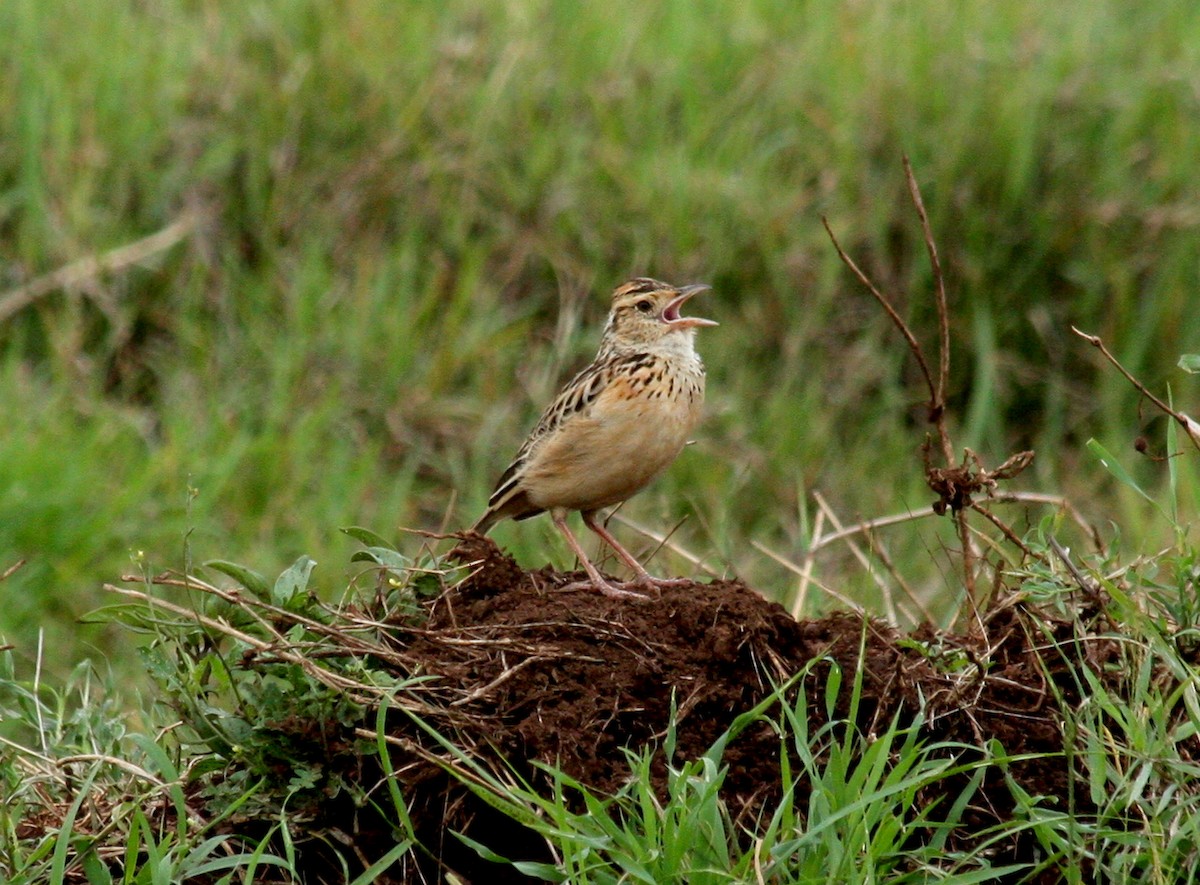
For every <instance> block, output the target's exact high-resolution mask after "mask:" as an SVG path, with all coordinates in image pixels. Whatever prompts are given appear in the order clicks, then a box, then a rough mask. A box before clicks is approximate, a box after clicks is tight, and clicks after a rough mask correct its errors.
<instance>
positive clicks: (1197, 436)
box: [1071, 326, 1200, 449]
mask: <svg viewBox="0 0 1200 885" xmlns="http://www.w3.org/2000/svg"><path fill="white" fill-rule="evenodd" d="M1071 331H1072V332H1074V333H1075V334H1076V335H1078V336H1079V337H1080V338H1082V339H1083V340H1084V341H1086V342H1087V343H1088V344H1090V345H1092V346H1093V347H1095V348H1096V349H1098V350H1099V351H1100V352H1101V353H1102V354H1104V358H1105V359H1106V360H1108V361H1109V362H1110V363H1112V364H1113V365H1114V366H1115V367H1116V369H1117V371H1118V372H1120V373H1121V374H1122V375H1124V376H1125V377H1126V378H1127V379H1128V380H1129V383H1130V384H1132V385H1133V386H1134V387H1135V388H1137V391H1138V393H1140V394H1141V395H1142V396H1144V397H1145V398H1146V399H1148V400H1150V402H1152V403H1154V405H1155V406H1157V407H1158V408H1159V409H1160V410H1162V412H1163V413H1164V414H1167V415H1170V416H1171V417H1172V418H1174V419H1175V420H1176V421H1177V422H1179V424H1180V426H1181V427H1183V431H1184V433H1186V434H1187V438H1188V439H1190V440H1191V441H1192V445H1194V446H1195V447H1196V448H1197V449H1200V424H1198V423H1197V422H1196V421H1193V420H1192V419H1191V418H1189V417H1188V416H1187V415H1185V414H1183V412H1177V411H1176V410H1175V409H1172V408H1171V407H1170V406H1169V405H1167V404H1166V403H1165V402H1163V401H1162V400H1161V399H1159V398H1158V397H1157V396H1155V395H1154V394H1153V393H1151V392H1150V390H1149V389H1148V388H1147V387H1146V385H1145V384H1143V383H1142V382H1141V381H1139V380H1138V379H1137V378H1135V377H1133V374H1132V373H1131V372H1130V371H1129V370H1128V369H1126V368H1125V367H1124V366H1123V365H1121V362H1120V360H1118V359H1117V358H1116V357H1115V356H1113V354H1112V351H1110V350H1109V349H1108V348H1107V347H1105V345H1104V341H1103V340H1102V339H1101V338H1100V336H1099V335H1089V334H1088V333H1087V332H1083V331H1081V330H1079V329H1077V328H1076V327H1075V326H1072V327H1071Z"/></svg>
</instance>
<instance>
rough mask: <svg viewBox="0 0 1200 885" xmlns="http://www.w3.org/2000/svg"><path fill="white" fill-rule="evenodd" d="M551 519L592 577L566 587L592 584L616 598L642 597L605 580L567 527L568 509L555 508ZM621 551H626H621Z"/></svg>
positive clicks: (551, 512) (572, 587) (573, 587)
mask: <svg viewBox="0 0 1200 885" xmlns="http://www.w3.org/2000/svg"><path fill="white" fill-rule="evenodd" d="M550 519H551V520H552V521H553V522H554V525H555V526H557V527H558V530H559V531H560V532H562V534H563V537H564V538H566V539H567V544H568V545H570V547H571V549H572V550H573V551H575V556H576V557H577V558H578V559H579V561H580V562H581V563H583V567H584V569H585V570H586V571H587V573H588V578H589V579H591V583H590V584H588V583H586V582H580V583H579V584H569V585H568V586H567V587H566V588H564V589H575V588H577V587H579V586H581V585H582V586H584V587H588V586H591V587H595V588H596V589H597V590H599V591H600V592H601V593H603V594H604V595H605V596H612V597H614V598H619V597H629V596H632V597H635V598H637V599H641V598H642V596H641V594H640V593H634V592H633V591H632V590H622V589H621V588H620V587H615V586H613V584H612V583H611V582H609V581H607V580H605V578H604V575H602V574H600V570H599V569H598V568H596V567H595V566H594V565H592V561H591V560H590V559H588V557H587V554H586V553H584V552H583V547H582V546H581V545H580V543H579V541H578V540H577V539H576V538H575V535H573V534H572V533H571V529H570V528H568V527H567V511H566V510H563V509H561V508H554V509H553V510H551V511H550ZM584 521H585V522H586V521H587V517H586V516H585V517H584ZM601 537H603V535H601ZM621 552H624V551H621ZM628 555H629V554H628V553H625V556H628ZM639 568H640V566H639ZM643 571H644V570H643Z"/></svg>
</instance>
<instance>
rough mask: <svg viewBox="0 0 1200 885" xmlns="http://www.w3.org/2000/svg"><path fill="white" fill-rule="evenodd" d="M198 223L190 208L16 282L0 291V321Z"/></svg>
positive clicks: (166, 243) (168, 242)
mask: <svg viewBox="0 0 1200 885" xmlns="http://www.w3.org/2000/svg"><path fill="white" fill-rule="evenodd" d="M199 225H200V216H198V215H196V214H195V213H191V212H189V213H186V214H184V215H182V216H181V217H179V218H177V219H176V220H175V221H172V222H171V223H170V224H168V225H167V226H166V227H164V228H163V229H162V230H160V231H158V232H157V233H153V234H150V235H149V236H148V237H143V238H142V239H140V240H135V241H134V242H132V243H127V244H126V245H124V246H119V247H117V248H116V249H111V250H109V251H108V252H103V253H101V254H98V255H89V256H87V257H86V258H81V259H79V260H78V261H73V262H71V263H70V264H68V265H65V266H63V267H60V268H59V269H58V270H56V271H52V272H51V273H48V274H44V275H43V276H40V277H35V278H34V279H32V280H30V281H29V282H27V283H25V284H24V285H21V286H17V287H16V288H15V289H11V290H9V291H8V292H5V293H4V294H3V295H0V323H3V322H4V321H5V320H7V319H8V318H9V317H11V316H13V315H14V314H16V313H18V312H20V311H22V310H24V309H25V308H26V307H28V306H29V305H31V304H33V303H34V302H35V301H37V300H38V299H39V298H41V297H43V296H45V295H48V294H49V293H51V292H54V291H56V290H58V289H69V288H72V287H75V286H78V285H81V284H83V283H85V282H89V281H91V280H94V279H95V278H96V277H98V276H100V275H101V274H104V273H115V272H116V271H119V270H124V269H125V268H127V267H129V266H131V265H134V264H139V263H141V262H143V261H145V260H146V259H148V258H150V257H152V256H154V255H157V254H158V253H160V252H165V251H166V250H167V249H170V248H171V247H172V246H174V245H175V244H176V243H179V242H180V241H182V240H184V239H186V238H187V237H188V236H190V235H191V234H192V232H193V231H195V230H196V228H197V227H199Z"/></svg>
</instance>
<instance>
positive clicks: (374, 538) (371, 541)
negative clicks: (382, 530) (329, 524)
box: [341, 525, 393, 550]
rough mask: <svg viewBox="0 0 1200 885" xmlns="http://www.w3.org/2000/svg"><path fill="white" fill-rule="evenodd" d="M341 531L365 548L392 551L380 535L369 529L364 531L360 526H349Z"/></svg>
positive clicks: (390, 546)
mask: <svg viewBox="0 0 1200 885" xmlns="http://www.w3.org/2000/svg"><path fill="white" fill-rule="evenodd" d="M341 531H342V532H343V533H344V534H347V535H349V536H350V537H351V538H353V539H354V540H356V541H358V542H359V543H360V544H362V545H363V546H365V547H386V548H387V549H388V550H391V549H393V547H392V545H391V544H389V543H388V542H387V541H386V540H385V539H384V538H383V536H382V535H377V534H376V533H375V532H373V531H371V530H370V529H364V528H363V527H362V526H357V525H350V526H346V527H344V528H342V529H341Z"/></svg>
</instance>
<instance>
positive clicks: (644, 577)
mask: <svg viewBox="0 0 1200 885" xmlns="http://www.w3.org/2000/svg"><path fill="white" fill-rule="evenodd" d="M580 515H581V516H582V517H583V524H584V525H586V526H587V527H588V528H589V529H591V530H592V531H593V532H595V533H596V534H597V535H599V536H600V537H601V538H602V539H603V540H604V543H606V544H607V545H608V546H609V547H611V548H612V549H613V550H614V551H616V554H617V556H619V557H621V560H622V561H623V562H624V563H625V564H626V565H627V566H629V567H630V568H631V569H633V573H634V574H635V575H637V577H636V578H634V579H633V581H632V582H631V583H634V584H641V585H643V586H648V587H658V588H662V587H681V586H686V585H689V584H691V583H692V582H691V581H688V580H686V579H685V578H656V577H654V575H652V574H650V573H649V572H648V571H646V569H645V567H643V566H642V564H641V563H640V562H638V561H637V560H636V559H634V558H633V554H632V553H630V552H629V551H628V550H626V549H625V548H624V547H622V546H621V544H620V542H619V541H617V539H616V538H614V537H613V535H612V532H610V531H609V530H608V529H606V528H605V527H604V526H602V525H601V524H600V523H599V522H597V521H596V511H595V510H585V511H583V513H582V514H580Z"/></svg>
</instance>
